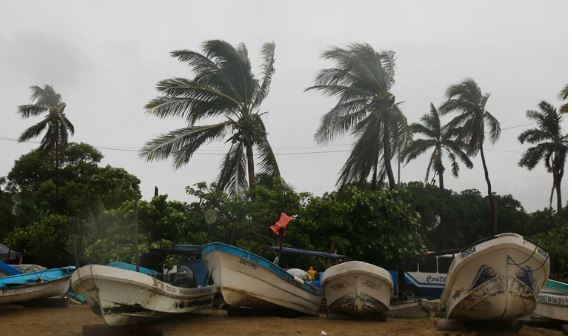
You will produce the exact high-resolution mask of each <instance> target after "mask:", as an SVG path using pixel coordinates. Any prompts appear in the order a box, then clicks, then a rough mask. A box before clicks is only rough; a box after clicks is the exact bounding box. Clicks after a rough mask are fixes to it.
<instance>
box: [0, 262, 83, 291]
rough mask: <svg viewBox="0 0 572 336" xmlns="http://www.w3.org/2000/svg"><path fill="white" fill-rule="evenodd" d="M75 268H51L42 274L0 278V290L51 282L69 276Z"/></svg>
mask: <svg viewBox="0 0 572 336" xmlns="http://www.w3.org/2000/svg"><path fill="white" fill-rule="evenodd" d="M73 271H75V266H67V267H61V268H51V269H48V270H45V271H42V272H33V273H24V274H18V275H12V276H8V277H4V278H0V288H6V287H9V286H21V285H31V284H34V283H38V282H50V281H55V280H58V279H61V278H63V277H66V276H69V275H70V274H71V273H72V272H73Z"/></svg>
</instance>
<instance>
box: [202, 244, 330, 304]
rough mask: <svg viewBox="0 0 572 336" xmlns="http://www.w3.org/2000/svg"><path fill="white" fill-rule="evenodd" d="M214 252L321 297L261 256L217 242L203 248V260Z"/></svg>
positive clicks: (317, 292) (319, 293) (316, 291)
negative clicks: (256, 266) (267, 272)
mask: <svg viewBox="0 0 572 336" xmlns="http://www.w3.org/2000/svg"><path fill="white" fill-rule="evenodd" d="M214 251H220V252H223V253H226V254H230V255H233V256H237V257H241V258H244V259H246V260H248V261H250V262H253V263H255V264H257V265H258V266H260V267H262V268H264V269H267V270H269V271H271V272H272V273H274V274H275V275H276V276H278V277H279V278H280V279H282V280H285V281H287V282H289V283H290V284H292V285H294V286H297V287H301V288H302V289H304V290H305V291H307V292H308V293H310V294H312V295H316V296H320V295H321V292H320V291H319V290H315V289H313V288H312V287H310V286H309V285H308V284H306V283H304V284H303V285H302V284H300V283H299V282H297V281H296V280H294V276H293V275H292V274H290V273H288V272H286V271H285V270H284V269H282V268H281V267H279V266H277V265H274V264H273V263H271V262H270V261H269V260H268V259H265V258H262V257H261V256H258V255H256V254H254V253H252V252H249V251H247V250H243V249H241V248H239V247H236V246H232V245H227V244H224V243H218V242H215V243H210V244H208V245H206V246H205V247H204V248H203V253H202V257H203V259H205V256H206V255H207V254H209V253H211V252H214Z"/></svg>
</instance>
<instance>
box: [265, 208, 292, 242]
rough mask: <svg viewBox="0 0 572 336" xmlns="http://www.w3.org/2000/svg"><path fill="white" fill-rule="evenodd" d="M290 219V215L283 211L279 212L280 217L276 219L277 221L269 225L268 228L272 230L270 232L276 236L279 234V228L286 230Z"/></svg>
mask: <svg viewBox="0 0 572 336" xmlns="http://www.w3.org/2000/svg"><path fill="white" fill-rule="evenodd" d="M291 221H292V217H290V216H288V215H287V214H286V213H285V212H283V213H281V214H280V219H278V222H276V223H275V224H274V225H271V226H270V230H272V232H274V234H275V235H277V236H278V235H279V234H280V229H284V230H286V226H288V224H289V223H290V222H291Z"/></svg>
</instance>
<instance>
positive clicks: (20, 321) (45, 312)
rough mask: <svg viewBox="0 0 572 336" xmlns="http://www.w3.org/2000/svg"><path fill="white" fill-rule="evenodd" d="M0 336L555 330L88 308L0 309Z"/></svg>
mask: <svg viewBox="0 0 572 336" xmlns="http://www.w3.org/2000/svg"><path fill="white" fill-rule="evenodd" d="M0 335H2V336H24V335H30V336H39V335H41V336H79V335H86V336H91V335H106V336H116V335H118V336H121V335H140V336H145V335H149V336H151V335H153V336H159V335H164V336H186V335H193V336H194V335H207V336H219V335H237V336H246V335H273V336H290V335H295V336H298V335H311V336H325V335H328V336H338V335H339V336H343V335H360V336H370V335H372V336H373V335H388V336H389V335H405V336H414V335H415V336H417V335H420V336H424V335H427V336H456V335H462V336H469V335H470V336H476V335H485V336H516V335H519V336H533V335H539V336H552V335H554V336H556V335H562V332H560V331H558V330H550V329H541V328H532V327H528V326H525V327H523V328H522V329H520V331H518V332H514V331H503V332H497V331H491V330H484V331H475V330H471V331H448V332H438V331H436V330H435V321H434V320H433V319H430V318H422V319H396V318H388V319H387V321H385V322H378V321H354V320H339V319H338V320H332V319H327V318H325V317H320V318H310V317H297V318H287V317H272V316H265V317H245V316H227V314H226V312H224V311H209V312H204V313H200V314H194V315H185V316H182V317H179V318H177V319H169V320H163V321H160V322H158V323H154V324H149V325H143V326H139V327H138V328H137V329H117V328H109V327H106V326H105V325H104V324H103V320H102V319H100V318H99V317H98V316H96V315H95V314H93V313H92V312H91V310H90V309H89V308H88V307H87V306H77V305H69V306H68V307H67V308H28V307H19V306H4V307H0Z"/></svg>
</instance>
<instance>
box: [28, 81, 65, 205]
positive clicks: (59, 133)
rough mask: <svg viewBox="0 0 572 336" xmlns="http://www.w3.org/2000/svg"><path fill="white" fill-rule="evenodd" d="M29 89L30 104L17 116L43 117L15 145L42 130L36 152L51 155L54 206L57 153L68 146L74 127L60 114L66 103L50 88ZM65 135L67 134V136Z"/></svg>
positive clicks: (57, 164) (36, 135) (56, 186)
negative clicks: (52, 159) (42, 135)
mask: <svg viewBox="0 0 572 336" xmlns="http://www.w3.org/2000/svg"><path fill="white" fill-rule="evenodd" d="M31 89H32V97H31V99H32V102H33V103H32V104H27V105H20V106H19V107H18V113H19V114H20V116H22V117H23V118H30V117H36V116H39V115H42V114H45V116H44V119H42V120H41V121H40V122H38V123H37V124H35V125H33V126H30V127H29V128H28V129H26V130H25V131H24V132H23V133H22V134H21V135H20V138H18V141H19V142H24V141H28V140H31V139H33V138H36V137H38V136H39V135H40V134H42V132H44V130H45V131H46V133H45V135H44V137H43V138H42V140H41V142H40V148H39V149H40V151H42V152H44V153H53V154H54V173H53V180H54V185H55V199H56V204H57V200H58V186H59V183H58V178H57V175H58V169H59V166H60V162H59V161H60V153H61V152H63V151H64V150H65V148H66V147H67V144H68V136H69V134H72V135H73V134H74V131H75V130H74V126H73V124H72V123H71V122H70V121H69V119H68V118H67V117H66V115H65V113H64V109H65V108H66V103H64V102H63V101H62V96H61V95H60V94H59V93H57V92H56V91H55V90H54V89H53V88H52V87H51V86H50V85H44V87H43V88H41V87H39V86H37V85H34V86H32V87H31ZM68 133H69V134H68Z"/></svg>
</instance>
